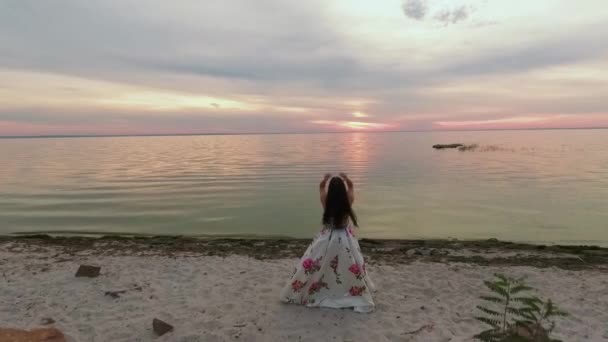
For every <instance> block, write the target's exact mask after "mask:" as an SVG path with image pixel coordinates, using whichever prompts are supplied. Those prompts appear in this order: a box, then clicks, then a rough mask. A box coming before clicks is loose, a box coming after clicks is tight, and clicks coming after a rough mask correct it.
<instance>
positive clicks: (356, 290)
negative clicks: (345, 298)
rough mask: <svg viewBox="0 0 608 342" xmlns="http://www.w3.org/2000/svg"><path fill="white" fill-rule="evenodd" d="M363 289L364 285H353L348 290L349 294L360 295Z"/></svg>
mask: <svg viewBox="0 0 608 342" xmlns="http://www.w3.org/2000/svg"><path fill="white" fill-rule="evenodd" d="M364 291H365V286H353V287H351V288H350V290H348V293H350V295H351V296H361V295H362V294H363V292H364Z"/></svg>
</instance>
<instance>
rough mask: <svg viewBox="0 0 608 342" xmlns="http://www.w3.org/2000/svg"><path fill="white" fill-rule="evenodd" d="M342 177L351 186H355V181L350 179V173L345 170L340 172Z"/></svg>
mask: <svg viewBox="0 0 608 342" xmlns="http://www.w3.org/2000/svg"><path fill="white" fill-rule="evenodd" d="M340 177H342V179H344V181H345V182H346V185H348V187H349V188H352V187H353V181H351V180H350V178H348V175H347V174H346V173H344V172H342V173H340Z"/></svg>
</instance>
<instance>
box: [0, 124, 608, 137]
mask: <svg viewBox="0 0 608 342" xmlns="http://www.w3.org/2000/svg"><path fill="white" fill-rule="evenodd" d="M605 129H608V127H558V128H496V129H450V130H448V129H442V130H403V131H336V132H331V131H330V132H267V133H264V132H257V133H256V132H250V133H237V132H234V133H183V134H182V133H175V134H172V133H167V134H99V135H88V134H83V135H78V134H73V135H70V134H68V135H15V136H10V135H5V136H0V139H61V138H126V137H192V136H240V135H304V134H357V133H366V134H370V133H373V134H388V133H434V132H497V131H563V130H574V131H575V130H581V131H582V130H605Z"/></svg>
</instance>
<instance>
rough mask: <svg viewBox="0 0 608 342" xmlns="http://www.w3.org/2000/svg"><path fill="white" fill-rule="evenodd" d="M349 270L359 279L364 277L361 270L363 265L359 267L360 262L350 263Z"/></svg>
mask: <svg viewBox="0 0 608 342" xmlns="http://www.w3.org/2000/svg"><path fill="white" fill-rule="evenodd" d="M348 270H349V271H350V273H352V274H353V275H354V276H355V277H357V279H361V278H362V277H363V274H362V272H361V267H359V265H358V264H352V265H350V267H349V268H348Z"/></svg>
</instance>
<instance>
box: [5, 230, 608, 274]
mask: <svg viewBox="0 0 608 342" xmlns="http://www.w3.org/2000/svg"><path fill="white" fill-rule="evenodd" d="M310 241H311V239H293V238H260V237H257V238H242V237H240V238H239V237H208V236H207V237H183V236H132V235H131V236H125V235H104V236H99V237H96V238H93V237H85V236H63V235H59V236H51V235H47V234H35V235H9V236H7V235H3V236H0V248H3V249H7V250H9V251H10V250H19V251H24V250H40V249H45V248H53V249H59V250H62V252H63V253H65V254H67V255H72V256H77V255H80V254H82V253H83V252H85V253H86V254H87V255H96V254H99V255H114V256H174V255H188V256H221V257H226V256H231V255H237V256H247V257H251V258H254V259H260V260H267V259H272V260H274V259H284V258H298V257H300V256H301V254H302V253H303V252H304V250H305V249H306V248H307V246H308V244H309V243H310ZM360 245H361V248H362V251H363V253H364V254H365V256H366V257H367V258H369V260H370V262H371V263H383V264H404V263H405V264H408V263H410V262H413V261H416V260H422V261H427V262H439V263H451V262H460V263H467V264H475V265H481V266H532V267H538V268H546V267H557V268H562V269H571V270H580V269H604V270H608V248H602V247H598V246H568V245H551V246H546V245H533V244H525V243H514V242H506V241H499V240H497V239H487V240H396V239H386V240H383V239H365V238H363V239H361V240H360Z"/></svg>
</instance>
